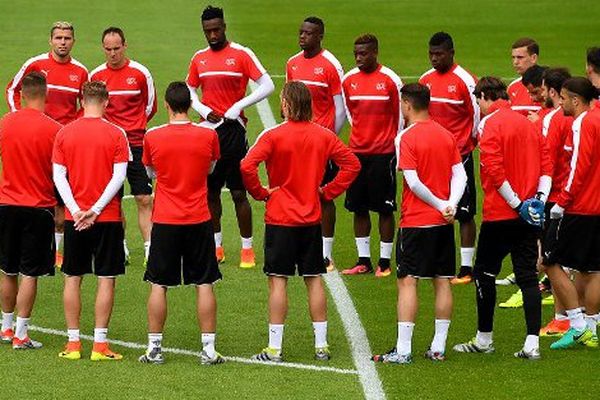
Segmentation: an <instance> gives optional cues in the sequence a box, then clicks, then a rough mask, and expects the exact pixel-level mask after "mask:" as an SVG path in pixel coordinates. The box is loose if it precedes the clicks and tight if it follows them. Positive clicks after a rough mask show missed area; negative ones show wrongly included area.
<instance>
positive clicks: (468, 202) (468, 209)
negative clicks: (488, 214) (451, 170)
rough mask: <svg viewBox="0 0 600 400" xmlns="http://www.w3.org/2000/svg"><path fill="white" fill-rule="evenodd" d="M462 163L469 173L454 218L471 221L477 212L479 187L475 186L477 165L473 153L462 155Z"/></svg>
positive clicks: (459, 220) (460, 220)
mask: <svg viewBox="0 0 600 400" xmlns="http://www.w3.org/2000/svg"><path fill="white" fill-rule="evenodd" d="M462 163H463V166H464V167H465V172H466V173H467V186H466V187H465V192H464V193H463V195H462V197H461V198H460V200H459V202H458V204H457V205H456V215H455V216H454V218H456V220H457V221H458V222H469V221H472V220H473V217H475V214H476V213H477V189H476V188H475V167H474V165H473V153H469V154H465V155H464V156H462Z"/></svg>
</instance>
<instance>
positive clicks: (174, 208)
mask: <svg viewBox="0 0 600 400" xmlns="http://www.w3.org/2000/svg"><path fill="white" fill-rule="evenodd" d="M191 101H192V100H191V97H190V92H189V90H188V88H187V85H186V84H185V82H173V83H171V84H170V85H169V87H168V88H167V91H166V94H165V107H166V109H167V112H168V114H169V123H168V124H166V125H162V126H159V127H156V128H152V129H150V130H149V131H148V133H147V134H146V136H145V138H144V156H143V162H144V165H146V169H147V170H148V173H149V175H150V176H154V177H156V182H157V185H156V201H155V203H154V210H153V214H152V223H153V227H152V242H151V243H152V244H151V246H150V257H149V259H148V266H147V268H146V273H145V275H144V280H145V281H147V282H149V283H150V284H151V285H150V296H149V298H148V332H149V333H148V349H147V351H146V353H145V354H144V355H142V356H141V357H140V358H139V361H140V362H143V363H153V364H162V363H163V362H164V359H163V356H162V351H161V343H162V336H163V328H164V325H165V321H166V318H167V288H169V287H173V286H179V285H181V284H182V283H183V284H184V285H193V286H195V287H196V296H197V300H196V308H197V317H198V323H199V325H200V331H201V342H202V352H201V355H200V362H201V363H202V364H208V365H210V364H220V363H222V362H223V361H224V358H223V357H222V356H221V355H220V354H219V353H217V352H216V350H215V335H216V318H217V314H216V313H217V310H216V308H217V303H216V299H215V294H214V292H213V285H214V284H215V283H216V282H217V281H218V280H220V279H221V273H220V272H219V267H218V264H217V259H216V256H215V244H214V238H213V230H212V224H211V218H210V211H209V209H208V198H207V183H206V182H207V181H206V180H207V177H208V175H209V174H210V173H211V172H212V170H213V169H214V164H215V162H216V161H217V159H218V158H219V140H218V138H217V133H216V132H215V131H214V130H213V129H210V128H207V127H205V126H201V125H202V124H201V125H196V124H192V123H191V121H190V119H189V116H188V111H189V109H190V107H191ZM182 277H183V282H182Z"/></svg>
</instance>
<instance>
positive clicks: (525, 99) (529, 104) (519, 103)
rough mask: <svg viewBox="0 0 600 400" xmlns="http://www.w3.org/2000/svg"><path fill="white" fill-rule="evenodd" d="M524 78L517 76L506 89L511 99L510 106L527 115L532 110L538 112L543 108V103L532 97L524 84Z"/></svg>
mask: <svg viewBox="0 0 600 400" xmlns="http://www.w3.org/2000/svg"><path fill="white" fill-rule="evenodd" d="M522 80H523V78H517V79H515V80H514V81H512V82H511V83H510V85H508V88H507V89H506V91H507V92H508V98H509V101H510V107H511V108H512V109H513V110H515V111H517V112H518V113H519V114H523V115H524V116H527V115H528V114H529V113H530V112H538V111H540V110H541V109H542V104H541V103H538V102H535V101H533V100H532V99H531V96H530V95H529V91H528V90H527V88H526V87H525V85H523V82H522Z"/></svg>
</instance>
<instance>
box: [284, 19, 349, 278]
mask: <svg viewBox="0 0 600 400" xmlns="http://www.w3.org/2000/svg"><path fill="white" fill-rule="evenodd" d="M324 34H325V25H324V24H323V21H322V20H321V19H320V18H317V17H308V18H306V19H305V20H304V22H303V23H302V25H300V31H299V44H300V48H301V49H302V51H301V52H299V53H298V54H296V55H294V56H293V57H291V58H290V59H289V60H288V62H287V65H286V81H288V82H290V81H300V82H302V83H304V84H305V85H306V86H307V87H308V89H309V90H310V94H311V96H312V105H313V121H314V122H315V123H317V124H319V125H321V126H323V127H325V128H327V129H329V130H331V131H333V132H335V133H336V134H339V133H340V130H341V129H342V127H343V126H344V121H345V120H346V111H345V110H344V99H343V97H342V77H343V75H344V71H343V69H342V65H341V64H340V62H339V61H338V60H337V58H335V56H334V55H333V54H331V53H330V52H329V51H327V50H326V49H323V48H322V47H321V42H322V41H323V35H324ZM337 170H338V169H337V167H336V166H335V165H334V164H333V163H331V162H329V163H328V164H327V170H326V171H325V175H324V177H323V182H322V184H323V185H326V184H327V183H329V182H331V181H332V180H333V178H334V176H335V174H336V173H337ZM321 211H322V220H321V229H322V230H323V261H324V263H325V265H326V266H327V269H328V270H329V271H331V270H333V269H334V268H335V267H334V263H333V256H332V250H333V236H334V233H335V214H336V209H335V203H334V202H333V201H328V200H324V199H321Z"/></svg>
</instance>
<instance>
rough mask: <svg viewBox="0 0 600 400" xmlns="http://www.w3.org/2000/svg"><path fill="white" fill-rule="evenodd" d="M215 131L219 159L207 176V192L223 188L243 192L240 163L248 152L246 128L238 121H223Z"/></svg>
mask: <svg viewBox="0 0 600 400" xmlns="http://www.w3.org/2000/svg"><path fill="white" fill-rule="evenodd" d="M216 131H217V135H218V137H219V150H220V153H221V158H220V159H219V160H218V161H217V163H216V165H215V170H214V171H213V172H212V174H210V175H209V176H208V190H210V191H212V192H215V191H220V190H221V189H222V188H223V186H226V187H227V188H228V189H229V190H245V188H244V182H243V181H242V173H241V172H240V161H241V160H242V159H243V158H244V157H245V156H246V153H247V152H248V140H247V139H246V128H244V126H243V125H242V124H240V122H239V121H232V120H225V122H223V123H222V124H221V125H219V126H218V127H217V128H216Z"/></svg>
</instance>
